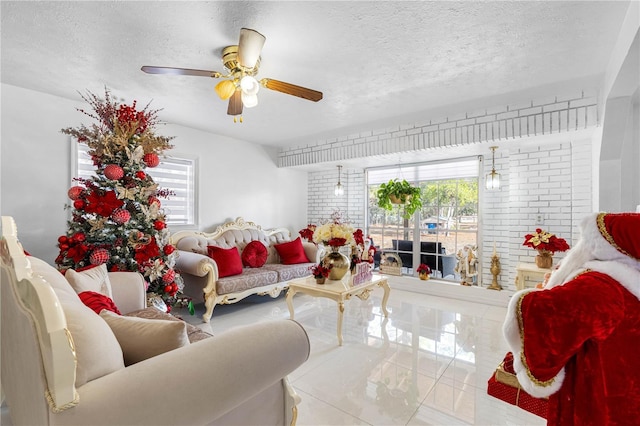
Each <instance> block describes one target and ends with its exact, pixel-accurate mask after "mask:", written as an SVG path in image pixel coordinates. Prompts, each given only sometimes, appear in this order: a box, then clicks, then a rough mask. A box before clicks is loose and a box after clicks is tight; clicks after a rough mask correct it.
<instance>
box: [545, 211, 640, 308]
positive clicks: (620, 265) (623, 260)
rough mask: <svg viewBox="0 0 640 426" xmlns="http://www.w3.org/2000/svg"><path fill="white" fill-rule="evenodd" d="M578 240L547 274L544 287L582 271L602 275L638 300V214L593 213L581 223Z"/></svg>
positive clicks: (639, 223) (570, 277) (559, 283)
mask: <svg viewBox="0 0 640 426" xmlns="http://www.w3.org/2000/svg"><path fill="white" fill-rule="evenodd" d="M580 229H581V232H582V235H581V238H580V241H578V243H577V244H576V245H575V246H574V247H573V248H572V249H571V250H569V252H568V253H567V256H566V257H565V258H564V259H562V261H561V262H560V266H559V268H558V269H557V270H556V271H555V272H554V273H553V274H551V277H550V278H549V282H548V284H547V285H546V286H545V287H546V288H550V287H555V286H558V285H562V284H564V283H565V282H566V281H567V280H570V279H572V278H573V277H574V276H576V275H577V274H578V273H580V272H582V271H584V270H585V269H591V270H595V271H599V272H602V273H605V274H607V275H609V276H611V277H612V278H614V279H616V280H617V281H619V282H620V283H621V284H622V285H623V286H625V287H626V288H627V289H628V290H629V291H631V292H632V293H633V294H635V295H636V296H637V297H639V298H640V213H594V214H591V215H589V216H587V217H585V218H584V219H583V220H582V223H581V224H580Z"/></svg>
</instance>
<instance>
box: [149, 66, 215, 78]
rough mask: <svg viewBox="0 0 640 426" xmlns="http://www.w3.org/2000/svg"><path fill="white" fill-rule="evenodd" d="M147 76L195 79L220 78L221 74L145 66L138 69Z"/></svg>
mask: <svg viewBox="0 0 640 426" xmlns="http://www.w3.org/2000/svg"><path fill="white" fill-rule="evenodd" d="M140 69H141V70H142V71H144V72H146V73H147V74H171V75H194V76H196V77H213V78H220V77H222V74H220V73H219V72H218V71H207V70H192V69H189V68H172V67H153V66H148V65H145V66H143V67H142V68H140Z"/></svg>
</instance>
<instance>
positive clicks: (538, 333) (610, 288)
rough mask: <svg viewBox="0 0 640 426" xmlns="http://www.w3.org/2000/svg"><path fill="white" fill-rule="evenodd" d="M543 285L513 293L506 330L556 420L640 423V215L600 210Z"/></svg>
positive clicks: (522, 374) (518, 363) (521, 369)
mask: <svg viewBox="0 0 640 426" xmlns="http://www.w3.org/2000/svg"><path fill="white" fill-rule="evenodd" d="M581 229H582V235H581V239H580V241H579V242H578V243H577V244H576V245H575V247H574V248H573V249H571V250H570V251H569V252H568V253H567V256H566V257H565V258H564V259H563V260H562V261H561V263H560V267H559V268H558V269H557V270H556V271H554V272H553V273H552V274H551V277H550V278H549V281H548V283H547V284H546V285H545V286H544V287H543V288H542V289H525V290H522V291H519V292H517V293H515V294H514V296H513V297H512V299H511V301H510V303H509V308H508V312H507V317H506V319H505V323H504V327H503V331H504V335H505V338H506V340H507V342H508V344H509V346H510V347H511V351H512V352H513V355H514V369H515V371H516V373H517V377H518V381H519V382H520V384H521V385H522V388H523V389H524V390H525V391H526V392H528V393H529V394H531V395H532V396H535V397H549V412H548V414H547V424H549V425H598V426H602V425H631V424H640V214H639V213H618V214H607V213H600V214H593V215H590V216H589V217H587V218H585V219H584V220H583V221H582V223H581Z"/></svg>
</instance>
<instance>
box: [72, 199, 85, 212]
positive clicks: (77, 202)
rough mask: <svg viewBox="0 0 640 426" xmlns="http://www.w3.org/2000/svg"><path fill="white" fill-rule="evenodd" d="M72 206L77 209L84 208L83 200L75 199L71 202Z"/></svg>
mask: <svg viewBox="0 0 640 426" xmlns="http://www.w3.org/2000/svg"><path fill="white" fill-rule="evenodd" d="M73 207H74V208H75V209H77V210H82V209H83V208H84V201H82V200H75V201H74V202H73Z"/></svg>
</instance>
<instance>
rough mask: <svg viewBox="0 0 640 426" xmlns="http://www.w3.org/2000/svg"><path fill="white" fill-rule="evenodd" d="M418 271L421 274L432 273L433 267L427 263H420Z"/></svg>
mask: <svg viewBox="0 0 640 426" xmlns="http://www.w3.org/2000/svg"><path fill="white" fill-rule="evenodd" d="M416 271H417V272H418V273H419V274H430V273H431V268H430V267H429V265H427V264H426V263H421V264H420V265H418V269H416Z"/></svg>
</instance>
